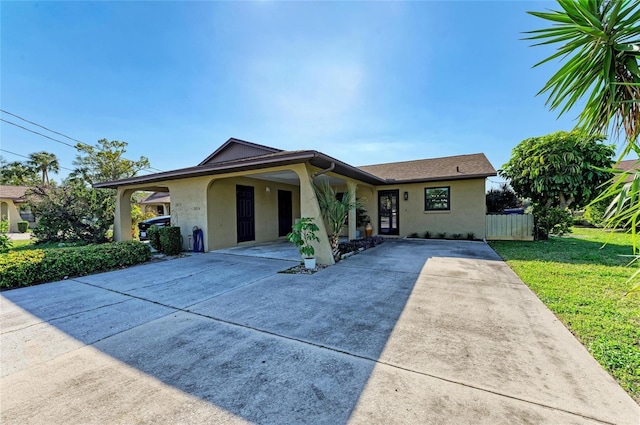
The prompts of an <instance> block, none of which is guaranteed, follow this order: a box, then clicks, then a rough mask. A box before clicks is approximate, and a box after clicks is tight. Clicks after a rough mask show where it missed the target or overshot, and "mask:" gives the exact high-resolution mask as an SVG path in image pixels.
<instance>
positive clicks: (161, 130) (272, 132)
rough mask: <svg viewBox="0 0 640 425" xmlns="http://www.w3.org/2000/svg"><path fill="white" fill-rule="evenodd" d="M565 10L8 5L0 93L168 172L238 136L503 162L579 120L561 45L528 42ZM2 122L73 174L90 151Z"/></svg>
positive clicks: (298, 145) (17, 145)
mask: <svg viewBox="0 0 640 425" xmlns="http://www.w3.org/2000/svg"><path fill="white" fill-rule="evenodd" d="M554 5H555V3H553V2H526V1H518V2H516V1H513V2H509V1H502V2H462V1H449V2H275V1H257V2H2V4H1V5H0V7H1V9H0V13H1V25H2V26H1V40H2V45H1V61H2V62H1V71H2V75H1V84H2V86H1V99H0V101H1V104H2V109H4V110H6V111H9V112H12V113H14V114H17V115H20V116H22V117H24V118H27V119H29V120H31V121H34V122H37V123H39V124H42V125H45V126H47V127H49V128H52V129H54V130H57V131H59V132H62V133H64V134H67V135H69V136H71V137H73V138H76V139H79V140H82V141H84V142H86V143H95V142H96V141H97V140H98V139H101V138H107V139H110V140H124V141H127V142H128V143H129V147H128V154H127V156H128V157H130V158H137V157H139V156H140V155H145V156H147V157H148V158H149V159H150V160H151V165H152V166H153V167H155V168H158V169H162V170H169V169H175V168H181V167H188V166H192V165H196V164H197V163H198V162H200V161H201V160H202V159H204V158H205V157H206V156H207V155H209V154H210V153H211V152H212V151H214V150H215V149H216V148H217V147H218V146H219V145H220V144H222V143H223V142H225V141H226V140H227V139H228V138H229V137H236V138H240V139H244V140H249V141H253V142H256V143H260V144H265V145H269V146H274V147H277V148H280V149H286V150H295V149H315V150H319V151H321V152H324V153H326V154H328V155H331V156H334V157H336V158H338V159H340V160H343V161H345V162H347V163H349V164H352V165H367V164H375V163H381V162H392V161H402V160H410V159H418V158H430V157H439V156H449V155H459V154H469V153H476V152H484V153H485V154H486V155H487V157H488V158H489V160H490V161H491V162H492V164H493V165H494V167H495V168H496V169H497V168H499V167H500V166H501V165H502V164H503V163H505V162H506V161H507V160H508V159H509V155H510V152H511V149H512V148H513V147H514V146H515V145H516V144H518V143H519V142H520V141H521V140H523V139H525V138H528V137H532V136H539V135H544V134H548V133H550V132H553V131H556V130H570V129H571V128H572V127H573V126H574V124H575V121H574V118H575V116H576V115H577V114H578V111H572V112H570V113H569V114H568V115H567V116H566V117H562V118H561V119H557V114H556V113H555V112H550V111H548V110H547V109H546V107H545V105H544V103H545V97H543V96H538V97H536V93H537V91H538V90H539V89H540V88H541V87H542V86H543V84H544V82H545V81H546V80H547V79H548V78H549V77H550V76H551V75H552V73H553V72H555V70H556V69H557V64H551V65H547V66H543V67H540V68H536V69H532V65H533V64H534V63H536V62H537V61H539V60H541V59H543V58H544V57H546V56H548V55H549V54H550V52H551V49H550V48H539V47H537V48H532V47H529V44H530V43H529V42H527V41H522V40H520V38H522V37H523V34H522V32H523V31H527V30H532V29H537V28H540V27H544V26H545V25H546V23H545V22H543V21H541V20H539V19H538V18H534V17H532V16H529V15H527V14H526V11H528V10H543V9H548V8H553V7H554ZM2 118H3V119H7V120H10V121H13V122H16V123H19V124H25V123H24V122H20V121H19V120H17V119H15V118H13V117H10V116H7V115H6V114H2ZM29 127H30V128H34V127H32V126H29ZM34 129H36V130H38V131H41V130H39V129H37V128H34ZM0 131H1V142H0V143H1V148H2V149H5V150H10V151H13V152H17V153H22V154H24V155H28V154H29V153H31V152H36V151H41V150H46V151H49V152H54V153H55V154H56V155H58V157H59V158H60V162H61V165H62V166H63V167H68V168H72V161H73V158H74V156H75V151H74V149H72V148H69V147H66V146H63V145H61V144H57V143H55V142H52V141H50V140H47V139H45V138H42V137H40V136H37V135H35V134H31V133H28V132H26V131H24V130H21V129H18V128H16V127H14V126H11V125H9V124H6V123H4V122H3V123H0ZM52 136H54V137H57V138H60V137H59V136H55V135H52ZM62 140H65V139H62ZM0 154H1V155H2V156H3V157H4V158H5V159H6V160H10V161H12V160H21V159H22V158H19V157H15V156H13V155H9V154H6V153H4V152H0ZM65 174H66V172H65V171H64V170H63V172H62V173H61V174H60V175H58V176H56V178H57V179H60V177H61V176H64V175H65Z"/></svg>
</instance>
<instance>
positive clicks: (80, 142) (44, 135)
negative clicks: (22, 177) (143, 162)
mask: <svg viewBox="0 0 640 425" xmlns="http://www.w3.org/2000/svg"><path fill="white" fill-rule="evenodd" d="M0 112H2V113H5V114H8V115H11V116H13V117H16V118H18V119H20V120H22V121H25V122H28V123H29V124H32V125H35V126H37V127H40V128H43V129H45V130H47V131H50V132H52V133H54V134H58V135H60V136H62V137H65V138H67V139H69V140H73V141H74V142H78V143H79V144H81V145H85V146H92V145H89V144H88V143H84V142H83V141H81V140H78V139H74V138H73V137H70V136H67V135H66V134H63V133H60V132H58V131H55V130H51V129H50V128H48V127H45V126H43V125H40V124H38V123H35V122H33V121H29V120H28V119H26V118H23V117H21V116H19V115H16V114H14V113H11V112H9V111H5V110H4V109H0ZM0 121H3V122H6V123H7V124H11V125H15V126H16V127H19V128H21V129H23V130H27V131H30V132H31V133H35V134H37V135H39V136H42V137H46V138H47V139H51V140H53V141H54V142H58V143H62V144H63V145H66V146H69V147H72V148H74V149H77V150H79V149H78V147H77V146H75V145H71V144H69V143H67V142H63V141H62V140H58V139H54V138H53V137H49V136H47V135H46V134H42V133H39V132H37V131H34V130H31V129H29V128H26V127H23V126H21V125H19V124H16V123H14V122H11V121H7V120H5V119H2V118H0ZM94 147H95V148H96V149H98V150H100V151H102V149H100V148H98V147H97V146H94ZM125 159H126V158H125ZM144 170H154V171H160V172H162V171H163V170H160V169H158V168H154V167H149V168H145V169H144Z"/></svg>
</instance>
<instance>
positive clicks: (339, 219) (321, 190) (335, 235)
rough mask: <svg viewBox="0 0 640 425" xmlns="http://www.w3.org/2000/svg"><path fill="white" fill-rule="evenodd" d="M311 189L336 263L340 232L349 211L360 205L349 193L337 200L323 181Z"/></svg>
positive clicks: (331, 189)
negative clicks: (314, 193) (326, 230)
mask: <svg viewBox="0 0 640 425" xmlns="http://www.w3.org/2000/svg"><path fill="white" fill-rule="evenodd" d="M313 187H314V189H315V192H316V198H317V199H318V205H319V206H320V212H321V213H322V217H323V218H324V219H325V221H326V223H327V224H328V232H329V235H328V236H329V243H330V244H331V251H332V253H333V258H334V260H336V261H338V260H339V259H340V251H339V249H338V245H339V242H340V231H341V230H342V226H344V224H345V223H346V221H347V217H348V215H349V210H350V209H351V208H358V207H361V203H360V201H358V200H357V199H353V196H352V195H351V192H349V191H346V192H344V193H343V195H342V199H338V197H337V196H336V192H335V191H334V190H333V187H331V185H330V184H329V182H328V181H323V182H322V183H320V184H318V185H316V184H314V185H313Z"/></svg>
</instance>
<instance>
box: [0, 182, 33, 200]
mask: <svg viewBox="0 0 640 425" xmlns="http://www.w3.org/2000/svg"><path fill="white" fill-rule="evenodd" d="M28 190H29V187H27V186H7V185H0V198H4V199H11V200H13V201H24V200H25V199H24V198H25V195H26V193H27V191H28Z"/></svg>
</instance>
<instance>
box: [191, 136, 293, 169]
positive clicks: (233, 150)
mask: <svg viewBox="0 0 640 425" xmlns="http://www.w3.org/2000/svg"><path fill="white" fill-rule="evenodd" d="M277 152H282V150H281V149H276V148H271V147H269V146H264V145H259V144H257V143H251V142H247V141H244V140H240V139H234V138H233V137H232V138H230V139H229V140H227V141H226V142H225V143H224V144H223V145H222V146H220V147H219V148H218V149H216V150H215V152H213V153H212V154H211V155H209V156H208V157H206V158H205V159H204V161H202V162H201V163H200V164H198V165H207V164H217V163H221V162H227V161H233V160H237V159H244V158H253V157H256V156H262V155H267V154H272V153H277Z"/></svg>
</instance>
